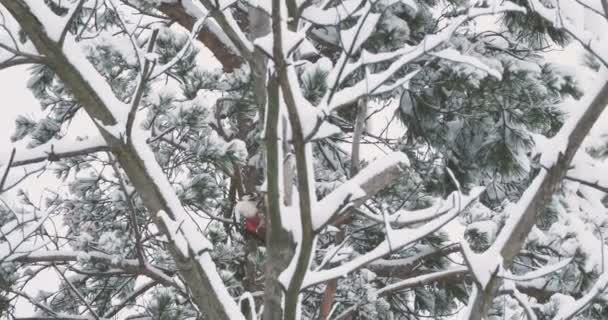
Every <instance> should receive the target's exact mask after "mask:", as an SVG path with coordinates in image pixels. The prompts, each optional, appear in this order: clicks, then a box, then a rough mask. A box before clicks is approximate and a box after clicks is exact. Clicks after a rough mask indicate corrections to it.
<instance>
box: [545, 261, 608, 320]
mask: <svg viewBox="0 0 608 320" xmlns="http://www.w3.org/2000/svg"><path fill="white" fill-rule="evenodd" d="M607 288H608V272H606V273H604V274H602V275H601V276H600V277H599V278H598V279H597V281H596V282H595V284H594V285H593V287H591V289H589V291H587V293H585V295H584V296H582V297H581V298H580V299H578V300H576V301H574V303H571V304H567V305H561V306H560V309H559V310H558V312H557V314H556V315H555V317H554V318H553V320H568V319H572V317H574V316H575V315H576V314H578V313H579V312H581V311H582V310H584V309H585V308H586V307H588V306H589V305H590V304H591V303H592V302H593V300H595V298H596V297H597V296H598V295H600V294H602V293H604V292H605V291H606V289H607Z"/></svg>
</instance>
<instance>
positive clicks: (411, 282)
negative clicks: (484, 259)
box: [376, 266, 468, 296]
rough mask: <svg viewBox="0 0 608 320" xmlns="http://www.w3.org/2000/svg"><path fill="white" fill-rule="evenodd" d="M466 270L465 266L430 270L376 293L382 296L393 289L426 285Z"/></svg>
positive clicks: (461, 275)
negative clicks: (435, 270)
mask: <svg viewBox="0 0 608 320" xmlns="http://www.w3.org/2000/svg"><path fill="white" fill-rule="evenodd" d="M467 272H468V269H467V267H463V266H455V267H451V268H448V269H446V270H442V271H437V272H431V273H427V274H423V275H421V276H417V277H413V278H410V279H405V280H401V281H397V282H395V283H392V284H390V285H388V286H386V287H384V288H381V289H378V290H377V291H376V294H377V295H378V296H383V295H386V294H388V293H390V292H394V291H399V290H404V289H408V288H413V287H420V286H424V285H428V284H430V283H433V282H436V281H438V280H441V279H445V278H451V277H460V278H462V277H464V275H465V274H467Z"/></svg>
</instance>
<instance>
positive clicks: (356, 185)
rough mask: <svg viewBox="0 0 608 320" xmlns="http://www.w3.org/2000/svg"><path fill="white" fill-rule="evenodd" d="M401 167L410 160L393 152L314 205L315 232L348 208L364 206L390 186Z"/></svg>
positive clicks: (406, 164) (407, 164) (371, 164)
mask: <svg viewBox="0 0 608 320" xmlns="http://www.w3.org/2000/svg"><path fill="white" fill-rule="evenodd" d="M402 166H409V160H408V158H407V156H406V155H405V154H403V153H400V152H395V153H391V154H388V155H386V156H384V157H382V158H380V159H378V160H376V161H374V162H372V163H370V164H369V165H368V166H367V167H365V168H363V170H361V172H359V173H358V174H357V175H356V176H354V177H353V178H352V179H350V180H348V181H346V182H345V183H343V184H342V185H341V186H340V187H338V188H337V189H336V190H334V191H332V192H331V193H330V194H328V195H327V196H325V197H324V198H323V199H321V200H320V201H319V202H318V203H317V204H316V208H315V209H314V210H313V212H314V213H315V214H314V215H313V217H312V222H313V227H314V229H315V230H317V231H318V230H321V229H322V228H323V227H325V226H326V225H327V224H328V223H329V222H330V221H331V220H332V219H334V218H335V217H337V216H338V215H340V214H342V213H344V212H345V210H346V209H347V208H349V207H351V206H357V204H360V203H363V202H364V201H365V200H367V199H369V198H370V197H372V196H374V195H375V194H376V193H377V192H378V191H380V190H382V189H384V188H385V187H387V186H388V185H390V183H391V182H392V181H394V179H396V178H397V177H398V176H399V174H401V172H402V169H401V167H402Z"/></svg>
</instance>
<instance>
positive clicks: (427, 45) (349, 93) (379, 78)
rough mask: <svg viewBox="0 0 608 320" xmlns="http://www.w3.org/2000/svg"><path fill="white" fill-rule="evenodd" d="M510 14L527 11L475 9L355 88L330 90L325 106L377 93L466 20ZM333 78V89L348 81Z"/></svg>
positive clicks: (509, 7) (514, 7) (516, 8)
mask: <svg viewBox="0 0 608 320" xmlns="http://www.w3.org/2000/svg"><path fill="white" fill-rule="evenodd" d="M506 11H520V12H525V9H524V8H523V7H521V6H518V5H516V4H514V3H512V2H509V1H505V2H503V3H502V4H501V5H500V6H497V7H496V8H471V9H470V10H469V11H468V13H467V14H466V15H462V16H458V17H457V18H454V19H453V21H452V22H451V23H450V24H449V25H448V26H447V27H446V28H444V29H443V30H442V31H441V32H440V33H437V34H431V35H428V36H426V37H425V39H423V40H422V41H421V42H420V43H419V44H418V45H416V46H414V47H413V48H411V49H410V50H407V51H404V53H403V54H402V55H401V56H400V57H399V58H398V59H397V60H395V61H393V62H392V63H391V65H390V66H389V67H388V68H387V69H385V70H383V71H380V72H377V73H373V74H370V75H369V76H367V77H366V78H365V79H363V80H361V81H359V82H357V83H356V84H355V85H353V86H350V87H346V88H344V89H342V90H340V91H338V92H336V93H335V94H334V95H333V97H330V92H331V90H329V92H328V94H326V96H325V97H323V100H322V102H321V105H322V106H323V108H326V109H327V110H328V111H332V110H334V109H337V108H339V107H341V106H344V105H347V104H350V103H352V102H354V101H357V99H358V98H359V97H361V96H363V95H364V94H367V93H370V94H373V93H375V92H376V90H377V89H378V88H379V87H380V86H382V85H383V84H384V83H385V82H386V81H387V80H389V79H390V78H391V77H392V76H393V75H394V74H395V73H396V72H397V71H398V70H401V68H402V67H403V66H404V65H406V64H408V63H410V62H412V61H413V60H414V59H417V58H419V57H420V56H422V55H423V54H425V53H427V52H429V51H430V50H432V49H434V48H436V47H438V46H439V45H441V44H443V43H445V42H447V41H448V40H449V39H450V38H451V37H452V35H453V34H454V32H455V31H456V29H457V28H458V27H459V26H460V25H462V24H463V23H465V22H466V21H469V20H471V19H473V18H476V17H479V16H484V15H493V14H497V13H501V12H506ZM343 61H344V60H343ZM359 65H361V64H359ZM353 66H357V65H353ZM330 79H332V80H333V79H336V80H335V83H336V86H330V88H334V87H337V84H340V82H341V81H342V80H343V79H344V78H342V79H337V76H333V77H332V78H330Z"/></svg>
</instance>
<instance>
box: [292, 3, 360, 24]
mask: <svg viewBox="0 0 608 320" xmlns="http://www.w3.org/2000/svg"><path fill="white" fill-rule="evenodd" d="M361 3H362V0H346V1H343V2H342V3H340V4H339V5H337V6H335V7H331V8H327V9H323V8H321V7H318V6H309V7H307V8H306V9H304V11H302V18H303V19H305V20H308V21H310V22H312V23H313V24H316V25H323V26H330V25H336V24H338V23H339V22H340V21H342V20H343V19H344V18H346V17H357V13H358V12H359V11H360V7H361Z"/></svg>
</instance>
